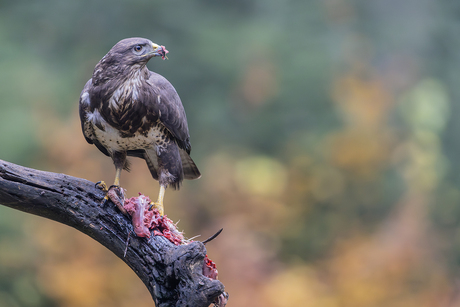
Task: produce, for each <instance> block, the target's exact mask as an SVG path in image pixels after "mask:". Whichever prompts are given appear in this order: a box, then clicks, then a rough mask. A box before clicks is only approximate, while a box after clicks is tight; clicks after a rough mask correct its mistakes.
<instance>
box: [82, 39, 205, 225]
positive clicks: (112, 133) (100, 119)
mask: <svg viewBox="0 0 460 307" xmlns="http://www.w3.org/2000/svg"><path fill="white" fill-rule="evenodd" d="M166 53H168V51H167V50H166V49H165V47H164V46H160V45H157V44H155V43H152V42H151V41H150V40H148V39H145V38H138V37H135V38H127V39H123V40H121V41H120V42H118V43H117V44H116V45H115V46H113V48H112V49H110V51H109V52H108V53H107V54H106V55H105V56H104V57H103V58H102V59H101V60H100V61H99V63H97V65H96V67H95V68H94V72H93V75H92V78H91V79H89V80H88V82H87V83H86V85H85V86H84V88H83V90H82V92H81V95H80V102H79V109H80V110H79V111H80V120H81V127H82V130H83V134H84V136H85V139H86V141H87V142H88V143H90V144H94V145H95V146H96V147H97V148H98V149H99V150H100V151H101V152H102V153H103V154H105V155H106V156H110V157H111V158H112V160H113V163H114V165H115V170H116V174H115V181H114V185H113V186H119V184H120V174H121V171H122V169H125V170H129V163H128V160H127V157H128V156H132V157H138V158H142V159H144V160H145V161H146V162H147V166H148V168H149V170H150V173H151V174H152V177H153V178H154V179H155V180H158V181H159V183H160V192H159V195H158V200H157V201H156V202H153V203H152V204H151V205H152V207H156V208H157V209H158V211H159V212H160V214H161V215H162V216H163V215H164V209H163V198H164V193H165V190H166V187H168V186H171V187H173V188H174V189H178V188H179V187H180V184H181V182H182V180H183V179H184V178H185V179H197V178H199V177H200V176H201V174H200V171H199V170H198V168H197V167H196V165H195V163H194V162H193V160H192V158H191V157H190V150H191V145H190V135H189V131H188V125H187V118H186V115H185V111H184V107H183V106H182V102H181V100H180V98H179V95H178V94H177V92H176V90H175V89H174V87H173V86H172V85H171V83H169V81H168V80H166V78H164V77H163V76H161V75H159V74H157V73H154V72H152V71H149V70H148V68H147V67H146V64H147V62H148V61H149V60H150V59H151V58H152V57H156V56H161V57H162V58H163V59H164V58H165V56H166ZM152 207H151V208H152Z"/></svg>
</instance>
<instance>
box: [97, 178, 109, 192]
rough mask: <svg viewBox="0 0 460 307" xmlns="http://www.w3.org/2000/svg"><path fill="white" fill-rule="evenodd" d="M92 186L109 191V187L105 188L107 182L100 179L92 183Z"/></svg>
mask: <svg viewBox="0 0 460 307" xmlns="http://www.w3.org/2000/svg"><path fill="white" fill-rule="evenodd" d="M94 187H95V188H97V189H100V190H102V191H103V192H108V191H109V189H107V184H106V183H105V182H104V181H102V180H100V181H98V182H96V183H95V184H94Z"/></svg>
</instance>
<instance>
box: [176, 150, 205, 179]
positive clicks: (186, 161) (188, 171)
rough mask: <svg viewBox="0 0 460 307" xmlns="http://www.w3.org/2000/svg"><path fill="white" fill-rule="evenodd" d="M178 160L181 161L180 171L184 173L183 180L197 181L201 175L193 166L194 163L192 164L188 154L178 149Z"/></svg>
mask: <svg viewBox="0 0 460 307" xmlns="http://www.w3.org/2000/svg"><path fill="white" fill-rule="evenodd" d="M179 152H180V158H181V160H182V169H183V172H184V178H185V179H189V180H192V179H198V178H200V177H201V173H200V171H199V170H198V167H197V166H196V165H195V162H193V160H192V158H191V157H190V156H189V155H188V153H187V152H186V151H185V150H183V149H180V150H179Z"/></svg>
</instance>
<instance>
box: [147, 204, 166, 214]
mask: <svg viewBox="0 0 460 307" xmlns="http://www.w3.org/2000/svg"><path fill="white" fill-rule="evenodd" d="M153 208H156V209H158V212H159V213H160V216H163V215H165V211H164V208H163V204H162V203H160V202H153V201H152V202H151V203H150V205H149V211H152V210H153Z"/></svg>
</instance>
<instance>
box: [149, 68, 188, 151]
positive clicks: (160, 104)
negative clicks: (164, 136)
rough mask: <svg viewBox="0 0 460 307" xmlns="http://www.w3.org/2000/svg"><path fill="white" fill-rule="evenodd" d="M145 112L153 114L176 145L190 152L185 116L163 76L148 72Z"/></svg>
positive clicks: (170, 85)
mask: <svg viewBox="0 0 460 307" xmlns="http://www.w3.org/2000/svg"><path fill="white" fill-rule="evenodd" d="M148 83H149V85H150V86H149V88H148V90H149V95H148V98H147V101H146V108H147V112H149V113H153V115H154V116H155V117H157V118H158V120H159V121H160V123H161V124H163V125H164V126H165V127H166V129H168V131H169V132H170V133H171V134H172V135H173V137H174V138H175V139H176V142H177V145H179V147H180V148H181V149H183V150H185V151H186V152H187V153H188V154H189V153H190V150H191V145H190V135H189V132H188V125H187V116H186V115H185V110H184V107H183V106H182V102H181V100H180V98H179V95H178V94H177V92H176V90H175V89H174V87H173V86H172V84H171V83H169V81H168V80H166V78H164V77H163V76H161V75H159V74H157V73H154V72H150V77H149V79H148Z"/></svg>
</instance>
